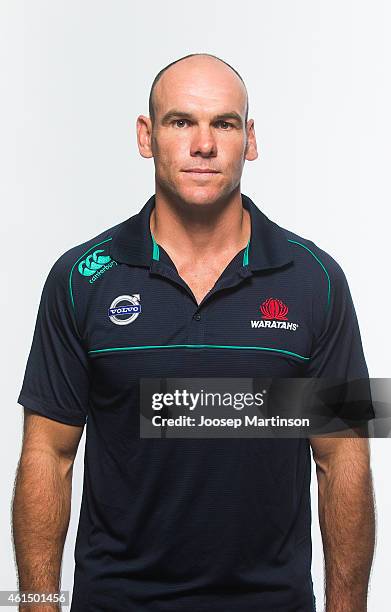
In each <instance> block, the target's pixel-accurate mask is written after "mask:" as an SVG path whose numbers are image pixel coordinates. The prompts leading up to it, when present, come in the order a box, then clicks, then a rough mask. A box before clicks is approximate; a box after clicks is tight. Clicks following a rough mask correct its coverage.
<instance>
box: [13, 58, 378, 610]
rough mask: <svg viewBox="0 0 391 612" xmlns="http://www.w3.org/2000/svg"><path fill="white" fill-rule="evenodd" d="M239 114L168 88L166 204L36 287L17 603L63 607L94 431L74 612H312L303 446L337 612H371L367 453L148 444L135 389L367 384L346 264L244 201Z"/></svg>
mask: <svg viewBox="0 0 391 612" xmlns="http://www.w3.org/2000/svg"><path fill="white" fill-rule="evenodd" d="M247 114H248V99H247V92H246V88H245V86H244V83H243V81H242V79H241V77H240V76H239V75H238V73H237V72H236V71H235V70H234V69H233V68H232V67H230V66H229V65H228V64H226V63H225V62H223V61H222V60H220V59H219V58H216V57H214V56H211V55H208V54H193V55H191V56H186V57H185V58H181V59H180V60H177V61H176V62H173V63H172V64H170V65H169V66H167V67H166V68H165V69H163V70H162V71H161V72H160V73H159V74H158V75H157V77H156V79H155V81H154V83H153V86H152V89H151V95H150V116H149V117H147V116H143V115H140V116H139V117H138V120H137V135H138V146H139V150H140V153H141V155H142V156H143V157H146V158H151V157H152V158H153V159H154V164H155V178H156V181H155V194H154V195H153V196H152V197H151V198H150V199H149V200H148V202H147V203H146V204H145V205H144V206H143V207H142V209H141V210H140V212H139V213H138V214H136V215H133V216H132V217H130V218H129V219H128V220H126V221H124V222H122V223H120V224H118V225H116V226H114V227H112V228H110V229H109V230H106V231H104V232H102V233H101V234H100V235H99V236H96V237H95V238H93V239H91V240H88V241H87V242H86V243H84V244H82V245H79V246H76V247H74V248H72V249H70V250H69V251H67V252H66V253H65V254H64V255H62V256H61V257H60V258H59V259H58V261H56V263H55V264H54V266H53V268H52V270H51V271H50V273H49V276H48V278H47V281H46V283H45V287H44V290H43V294H42V298H41V303H40V307H39V313H38V318H37V324H36V328H35V332H34V339H33V344H32V348H31V352H30V355H29V360H28V364H27V368H26V373H25V378H24V382H23V387H22V390H21V393H20V396H19V398H18V401H19V403H20V404H22V405H23V406H24V409H25V427H24V442H23V450H22V454H21V459H20V464H19V469H18V475H17V483H16V490H15V499H14V505H13V520H14V538H15V547H16V558H17V564H18V570H19V580H20V588H21V589H23V590H30V591H43V590H45V591H56V590H57V589H58V588H59V581H60V565H61V557H62V548H63V543H64V539H65V536H66V532H67V526H68V520H69V511H70V502H71V479H72V466H73V461H74V457H75V454H76V450H77V446H78V442H79V439H80V436H81V434H82V431H83V426H84V424H85V423H86V422H87V431H86V448H85V470H84V488H83V497H82V506H81V513H80V522H79V529H78V533H77V541H76V549H75V560H76V566H75V582H74V591H73V600H72V607H71V610H72V612H87V611H91V612H95V611H96V612H98V611H103V610H104V611H107V612H116V611H118V612H119V611H121V612H123V611H127V612H134V611H137V612H139V611H140V610H146V611H154V612H155V611H156V612H158V611H159V612H163V611H164V612H168V611H169V612H174V611H178V612H179V611H180V612H187V611H191V612H201V611H205V612H211V611H212V610H213V611H216V612H239V611H241V610H243V612H255V611H256V612H261V611H264V612H277V611H281V612H293V611H295V612H298V611H301V612H310V611H313V610H315V599H314V595H313V588H312V579H311V572H310V567H311V533H310V526H311V509H310V496H309V484H310V471H311V462H310V446H311V447H312V452H313V456H314V459H315V461H316V464H317V476H318V481H319V518H320V526H321V530H322V536H323V544H324V553H325V566H326V600H327V612H338V611H342V610H343V611H344V612H363V611H364V610H366V599H367V587H368V579H369V573H370V567H371V561H372V555H373V542H374V517H373V498H372V488H371V477H370V465H369V450H368V443H367V440H366V439H365V438H364V439H362V438H344V437H333V438H330V437H329V438H327V437H326V438H325V437H313V438H311V439H310V440H308V439H305V438H298V439H296V438H289V439H256V438H252V439H241V438H237V439H232V438H231V439H202V440H201V439H181V438H177V439H170V440H161V439H151V438H143V437H141V436H140V432H139V423H140V412H139V400H140V397H139V381H140V379H141V378H146V377H151V378H167V377H179V378H180V377H238V378H239V377H243V378H244V377H259V376H261V377H262V376H265V377H328V376H330V377H342V378H347V379H355V378H361V377H363V378H365V377H367V376H368V372H367V368H366V364H365V359H364V355H363V351H362V346H361V339H360V332H359V328H358V323H357V319H356V315H355V311H354V306H353V303H352V300H351V296H350V293H349V288H348V285H347V282H346V278H345V276H344V273H343V271H342V270H341V268H340V267H339V265H338V264H337V263H336V262H335V260H334V259H333V258H332V257H330V255H328V254H327V253H326V252H324V251H322V250H321V249H320V248H319V247H318V246H316V245H315V244H314V243H313V242H310V241H309V240H306V239H304V238H301V237H300V236H298V235H296V234H293V233H292V232H290V231H288V230H285V229H283V228H281V227H279V226H278V225H276V224H275V223H273V222H272V221H270V220H269V219H268V218H267V217H266V216H265V215H264V214H263V213H262V212H261V211H260V209H259V208H258V207H257V206H256V205H255V204H254V203H253V202H252V200H251V199H250V198H248V197H247V196H245V195H244V194H242V193H241V190H240V179H241V175H242V170H243V166H244V162H245V160H247V161H251V160H255V159H256V158H257V146H256V138H255V131H254V121H253V120H252V119H250V120H248V119H247ZM282 319H284V320H285V321H286V322H287V323H289V325H288V324H286V325H284V326H277V325H272V323H273V321H278V320H282ZM260 321H269V322H270V325H265V326H263V325H261V324H260ZM47 609H49V608H45V610H47ZM53 609H55V608H53Z"/></svg>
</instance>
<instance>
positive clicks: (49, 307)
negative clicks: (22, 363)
mask: <svg viewBox="0 0 391 612" xmlns="http://www.w3.org/2000/svg"><path fill="white" fill-rule="evenodd" d="M68 267H69V266H67V262H66V258H65V256H64V255H63V256H61V257H60V258H59V259H58V260H57V261H56V263H55V264H54V265H53V267H52V269H51V270H50V272H49V274H48V276H47V279H46V281H45V284H44V287H43V290H42V295H41V300H40V304H39V309H38V314H37V319H36V323H35V329H34V334H33V340H32V345H31V349H30V353H29V356H28V360H27V365H26V369H25V374H24V379H23V384H22V388H21V391H20V394H19V397H18V400H17V401H18V403H19V404H21V405H23V406H25V407H26V408H28V409H30V410H33V411H35V412H38V413H40V414H42V415H44V416H46V417H49V418H51V419H54V420H56V421H60V422H62V423H66V424H68V425H84V424H85V422H86V419H87V414H88V397H89V372H88V359H87V354H86V351H85V349H84V347H83V343H82V340H81V338H80V335H79V332H78V329H77V322H76V319H75V313H74V310H73V306H72V302H71V298H70V294H69V284H68V277H69V271H68Z"/></svg>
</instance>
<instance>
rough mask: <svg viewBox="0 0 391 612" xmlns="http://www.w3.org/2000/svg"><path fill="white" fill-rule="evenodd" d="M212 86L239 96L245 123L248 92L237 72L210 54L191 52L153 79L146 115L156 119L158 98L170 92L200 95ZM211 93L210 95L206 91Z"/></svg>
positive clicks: (217, 91) (217, 90) (224, 93)
mask: <svg viewBox="0 0 391 612" xmlns="http://www.w3.org/2000/svg"><path fill="white" fill-rule="evenodd" d="M212 87H213V88H214V91H215V92H216V93H215V95H219V91H220V92H221V95H227V94H228V95H230V94H232V95H233V96H234V97H239V99H240V101H241V102H242V106H243V108H244V115H245V123H246V122H247V118H248V94H247V89H246V86H245V84H244V81H243V79H242V77H241V76H240V74H239V73H238V72H237V71H236V70H235V68H233V67H232V66H230V64H228V63H227V62H225V61H224V60H222V59H220V58H219V57H216V56H215V55H211V54H209V53H192V54H190V55H185V56H184V57H181V58H179V59H177V60H175V61H174V62H171V64H168V65H167V66H165V67H164V68H162V70H160V72H158V74H157V75H156V77H155V78H154V81H153V83H152V86H151V91H150V94H149V116H150V118H151V120H152V124H153V123H154V121H155V119H156V114H157V110H158V108H159V103H160V98H161V97H162V98H164V97H165V95H166V94H167V93H168V92H169V91H173V89H174V90H175V89H177V88H179V89H181V90H182V92H183V90H186V88H187V89H188V91H189V96H190V97H191V95H192V94H193V93H194V92H198V93H200V94H201V95H202V94H203V93H204V94H208V93H209V92H210V89H211V88H212ZM209 95H210V94H209Z"/></svg>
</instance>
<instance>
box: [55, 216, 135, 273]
mask: <svg viewBox="0 0 391 612" xmlns="http://www.w3.org/2000/svg"><path fill="white" fill-rule="evenodd" d="M123 223H124V221H120V222H119V223H116V224H115V225H113V226H111V227H109V228H107V229H105V230H103V231H102V232H100V233H99V234H96V235H95V236H93V237H91V238H88V239H87V240H85V241H84V242H81V243H79V244H76V245H74V246H71V247H70V248H69V249H67V250H66V251H64V252H63V253H62V254H61V255H60V256H59V257H57V259H55V261H54V263H53V265H52V267H51V269H50V271H49V274H48V278H49V279H52V280H56V281H64V282H67V283H71V279H72V275H73V273H74V271H75V270H76V271H78V272H79V273H80V274H81V275H82V276H85V277H88V278H90V277H92V276H94V275H95V274H96V273H97V272H99V270H100V269H101V268H102V267H103V266H107V265H109V264H110V262H111V261H112V260H111V257H110V254H109V248H110V247H109V245H110V242H111V241H112V240H113V239H114V237H115V235H116V234H117V232H118V230H119V229H120V228H121V226H122V225H123Z"/></svg>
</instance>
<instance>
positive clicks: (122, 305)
mask: <svg viewBox="0 0 391 612" xmlns="http://www.w3.org/2000/svg"><path fill="white" fill-rule="evenodd" d="M140 312H141V304H140V294H139V293H134V294H133V295H119V296H118V297H116V298H115V300H113V301H112V303H111V306H110V308H109V310H108V315H109V319H110V321H112V323H115V324H116V325H128V324H129V323H133V321H135V320H136V319H137V317H138V316H139V314H140Z"/></svg>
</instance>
